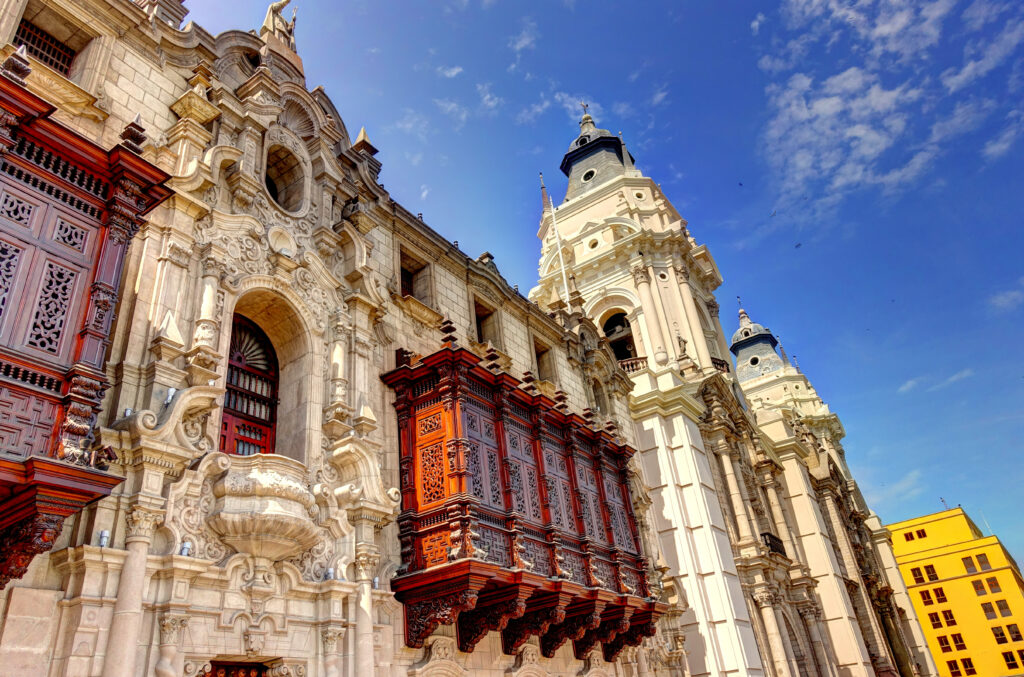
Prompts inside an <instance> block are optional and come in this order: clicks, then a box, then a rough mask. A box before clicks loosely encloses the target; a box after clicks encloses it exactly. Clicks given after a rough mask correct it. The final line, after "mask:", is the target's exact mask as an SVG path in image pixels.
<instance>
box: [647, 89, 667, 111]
mask: <svg viewBox="0 0 1024 677" xmlns="http://www.w3.org/2000/svg"><path fill="white" fill-rule="evenodd" d="M667 97H668V85H662V86H661V87H658V89H657V90H655V92H654V94H652V95H651V105H652V106H658V105H661V104H662V103H664V102H665V99H666V98H667Z"/></svg>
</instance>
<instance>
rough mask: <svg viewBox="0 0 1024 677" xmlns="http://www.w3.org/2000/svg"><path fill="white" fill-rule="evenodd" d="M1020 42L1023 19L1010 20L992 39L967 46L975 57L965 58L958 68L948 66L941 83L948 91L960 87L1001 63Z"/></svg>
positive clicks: (1023, 31) (1023, 24)
mask: <svg viewBox="0 0 1024 677" xmlns="http://www.w3.org/2000/svg"><path fill="white" fill-rule="evenodd" d="M1022 42H1024V20H1022V19H1017V20H1014V21H1010V22H1009V23H1007V24H1006V26H1005V27H1004V28H1003V30H1002V31H1001V32H1000V33H999V35H997V36H996V37H995V38H994V39H990V40H986V41H985V42H984V43H981V42H979V43H978V44H976V45H972V46H969V47H968V49H967V52H968V53H976V54H977V57H976V58H970V59H967V60H966V61H965V62H964V65H963V66H961V67H960V68H959V69H956V68H950V69H948V70H946V71H945V72H943V74H942V84H944V85H945V86H946V89H948V90H949V91H950V92H956V91H958V90H960V89H962V88H963V87H965V86H966V85H968V84H970V83H971V82H973V81H974V80H976V79H977V78H980V77H982V76H984V75H986V74H987V73H988V72H989V71H991V70H992V69H993V68H995V67H996V66H998V65H999V64H1001V63H1003V61H1005V60H1006V59H1007V58H1008V57H1009V56H1010V55H1011V54H1013V53H1014V52H1015V51H1016V50H1017V47H1018V46H1019V45H1020V44H1021V43H1022Z"/></svg>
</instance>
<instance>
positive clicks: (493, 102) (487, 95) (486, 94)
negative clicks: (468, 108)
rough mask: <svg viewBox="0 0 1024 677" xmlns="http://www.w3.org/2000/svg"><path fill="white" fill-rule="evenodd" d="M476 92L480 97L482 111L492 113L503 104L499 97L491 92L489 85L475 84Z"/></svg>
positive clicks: (487, 83)
mask: <svg viewBox="0 0 1024 677" xmlns="http://www.w3.org/2000/svg"><path fill="white" fill-rule="evenodd" d="M476 92H477V94H479V95H480V105H481V106H483V108H484V109H486V110H489V111H493V110H495V109H496V108H497V107H498V106H500V105H501V104H503V103H504V102H505V100H504V99H502V98H501V97H500V96H497V95H495V94H493V93H492V92H491V83H489V82H486V83H484V84H477V86H476Z"/></svg>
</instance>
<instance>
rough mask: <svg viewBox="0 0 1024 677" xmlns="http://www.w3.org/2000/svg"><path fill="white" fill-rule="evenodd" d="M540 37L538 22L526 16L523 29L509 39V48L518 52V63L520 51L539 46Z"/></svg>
mask: <svg viewBox="0 0 1024 677" xmlns="http://www.w3.org/2000/svg"><path fill="white" fill-rule="evenodd" d="M539 37H540V32H539V31H538V30H537V22H536V21H534V20H533V19H531V18H530V17H526V18H524V19H523V28H522V30H520V31H519V32H518V33H516V34H515V35H513V36H512V37H510V38H509V39H508V46H509V49H511V50H512V51H513V52H515V53H516V62H517V63H518V61H519V55H520V53H522V52H523V51H524V50H527V49H533V48H534V47H536V46H537V38H539Z"/></svg>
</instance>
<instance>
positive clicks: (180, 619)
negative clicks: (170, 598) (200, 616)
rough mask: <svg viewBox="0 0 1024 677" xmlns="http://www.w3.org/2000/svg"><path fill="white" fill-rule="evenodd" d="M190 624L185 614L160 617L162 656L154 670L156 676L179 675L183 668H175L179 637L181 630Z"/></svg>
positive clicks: (170, 676) (172, 676)
mask: <svg viewBox="0 0 1024 677" xmlns="http://www.w3.org/2000/svg"><path fill="white" fill-rule="evenodd" d="M186 626H188V618H187V617H185V616H173V615H171V614H164V615H163V616H161V617H160V658H159V660H157V662H156V667H155V668H154V669H153V672H154V673H155V674H156V677H177V675H180V674H181V670H177V669H175V665H174V659H175V658H177V656H178V639H179V638H180V635H181V631H182V630H184V629H185V627H186Z"/></svg>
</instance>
